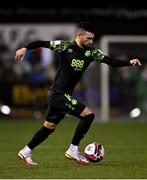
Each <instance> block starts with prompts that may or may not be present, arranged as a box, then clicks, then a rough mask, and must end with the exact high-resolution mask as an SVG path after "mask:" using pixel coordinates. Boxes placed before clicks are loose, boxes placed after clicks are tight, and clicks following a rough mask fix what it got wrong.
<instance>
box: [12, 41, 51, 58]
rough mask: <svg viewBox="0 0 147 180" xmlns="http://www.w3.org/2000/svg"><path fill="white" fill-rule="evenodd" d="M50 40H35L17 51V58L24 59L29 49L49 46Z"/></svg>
mask: <svg viewBox="0 0 147 180" xmlns="http://www.w3.org/2000/svg"><path fill="white" fill-rule="evenodd" d="M49 44H50V41H34V42H31V43H29V44H27V45H26V46H24V47H22V48H20V49H18V50H17V51H16V55H15V59H16V60H18V61H22V60H23V57H24V55H25V53H26V52H27V51H29V50H32V49H36V48H39V47H45V48H49V47H50V46H49Z"/></svg>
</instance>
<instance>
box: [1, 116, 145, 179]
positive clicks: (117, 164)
mask: <svg viewBox="0 0 147 180" xmlns="http://www.w3.org/2000/svg"><path fill="white" fill-rule="evenodd" d="M42 123H43V121H41V120H7V119H5V120H0V179H39V178H40V179H122V178H123V179H146V178H147V122H146V123H145V122H142V123H141V122H140V123H139V122H137V121H135V122H133V121H128V122H127V121H125V122H116V121H115V122H109V123H96V122H94V123H93V124H92V126H91V129H90V130H89V132H88V134H87V135H86V136H85V138H84V139H83V140H82V141H81V144H80V147H79V149H80V151H81V152H83V150H84V147H85V146H86V145H87V144H88V143H90V142H94V141H100V142H101V143H102V144H103V146H104V148H105V157H104V159H103V160H102V161H101V162H98V163H91V164H89V165H79V164H77V163H76V162H75V161H72V160H68V159H66V157H65V156H64V153H65V151H66V149H67V148H68V146H69V144H70V142H71V139H72V135H73V132H74V130H75V127H76V125H77V123H78V120H77V119H71V118H70V117H66V118H65V119H64V120H63V121H62V122H61V123H60V124H59V126H58V127H57V129H56V130H55V132H54V134H52V135H51V136H49V138H48V139H47V140H46V141H45V142H43V143H42V144H41V145H39V146H38V147H37V148H36V149H34V151H33V158H34V160H35V161H37V162H38V163H39V165H38V166H37V167H27V166H25V165H24V164H23V162H22V161H21V160H19V159H18V157H17V152H18V151H19V150H20V149H21V148H22V147H24V145H25V144H26V143H27V142H28V141H29V140H30V138H31V137H32V135H33V134H34V133H35V132H36V130H38V129H39V128H40V127H41V126H42Z"/></svg>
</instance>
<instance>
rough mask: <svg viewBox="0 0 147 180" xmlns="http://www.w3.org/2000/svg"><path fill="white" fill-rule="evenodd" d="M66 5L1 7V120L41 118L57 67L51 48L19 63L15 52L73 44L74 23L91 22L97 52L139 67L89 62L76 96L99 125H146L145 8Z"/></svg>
mask: <svg viewBox="0 0 147 180" xmlns="http://www.w3.org/2000/svg"><path fill="white" fill-rule="evenodd" d="M13 5H15V4H13ZM62 5H63V4H62ZM66 5H67V7H64V8H63V7H60V4H58V6H59V7H58V8H53V7H47V6H46V5H45V6H44V7H41V6H40V7H24V6H17V5H15V7H11V8H9V7H0V117H10V118H12V119H13V118H36V119H40V118H42V119H43V118H44V115H45V112H46V108H47V94H48V88H49V86H50V85H51V83H52V81H53V79H54V76H55V74H56V69H57V67H58V61H57V58H56V54H54V52H53V51H50V50H49V49H45V48H38V49H35V50H32V51H29V52H27V53H26V55H25V57H24V60H23V62H21V63H18V62H16V61H15V52H16V50H17V49H19V48H21V47H22V46H24V45H26V43H28V42H31V41H35V40H55V39H64V40H71V39H74V38H75V30H76V25H77V23H78V22H80V21H90V22H91V23H93V25H94V26H95V32H96V34H95V42H94V43H95V45H96V46H97V47H98V48H100V49H101V50H102V51H103V52H104V53H106V54H107V55H110V56H112V57H115V58H121V59H131V58H139V59H140V60H141V62H142V63H143V66H141V67H133V68H132V67H127V68H126V67H124V68H111V67H108V66H107V65H103V64H98V63H93V64H91V65H90V66H89V68H88V69H87V70H86V72H85V74H84V76H83V78H82V79H81V80H80V82H79V83H78V84H77V86H76V89H75V92H74V94H73V95H74V97H76V98H78V99H79V100H80V101H81V102H83V103H85V104H86V105H88V106H89V107H91V108H92V109H93V111H94V112H95V114H96V116H97V121H110V120H111V119H115V118H116V119H123V120H125V119H127V120H128V119H130V120H131V119H137V120H142V119H143V120H145V117H146V114H147V93H146V92H147V65H146V62H147V50H146V47H147V26H146V21H147V7H146V6H144V5H143V4H142V3H140V4H133V5H129V4H127V3H124V2H123V3H122V4H121V3H120V2H119V5H118V4H116V3H111V2H110V1H109V2H106V3H105V2H103V4H102V3H101V4H99V5H98V6H97V7H91V6H90V5H89V6H88V7H86V4H85V3H84V5H85V7H84V5H83V6H81V7H80V6H78V7H77V6H75V4H73V7H68V3H67V2H66Z"/></svg>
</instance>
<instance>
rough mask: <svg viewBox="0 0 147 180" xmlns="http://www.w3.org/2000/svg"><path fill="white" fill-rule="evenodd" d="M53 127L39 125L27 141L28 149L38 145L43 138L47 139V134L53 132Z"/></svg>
mask: <svg viewBox="0 0 147 180" xmlns="http://www.w3.org/2000/svg"><path fill="white" fill-rule="evenodd" d="M53 131H54V129H49V128H46V127H44V126H43V127H41V128H40V129H39V130H38V131H37V132H36V133H35V135H34V136H33V138H32V139H31V141H30V142H29V143H28V147H29V148H30V149H34V148H35V147H36V146H38V145H39V144H40V143H42V142H43V141H44V140H45V139H47V137H48V136H49V134H51V133H53Z"/></svg>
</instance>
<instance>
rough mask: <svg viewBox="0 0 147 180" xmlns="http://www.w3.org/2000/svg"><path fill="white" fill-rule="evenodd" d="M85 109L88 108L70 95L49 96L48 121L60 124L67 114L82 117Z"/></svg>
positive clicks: (56, 94)
mask: <svg viewBox="0 0 147 180" xmlns="http://www.w3.org/2000/svg"><path fill="white" fill-rule="evenodd" d="M85 108H86V106H85V105H84V104H82V103H81V102H79V101H78V100H77V99H75V98H73V97H72V96H71V95H69V94H61V93H55V94H51V95H50V94H49V96H48V109H47V113H46V120H47V121H48V122H53V123H55V124H58V123H59V122H60V120H61V119H63V118H64V116H65V114H71V115H73V116H76V117H80V114H81V113H82V112H83V110H84V109H85Z"/></svg>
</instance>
